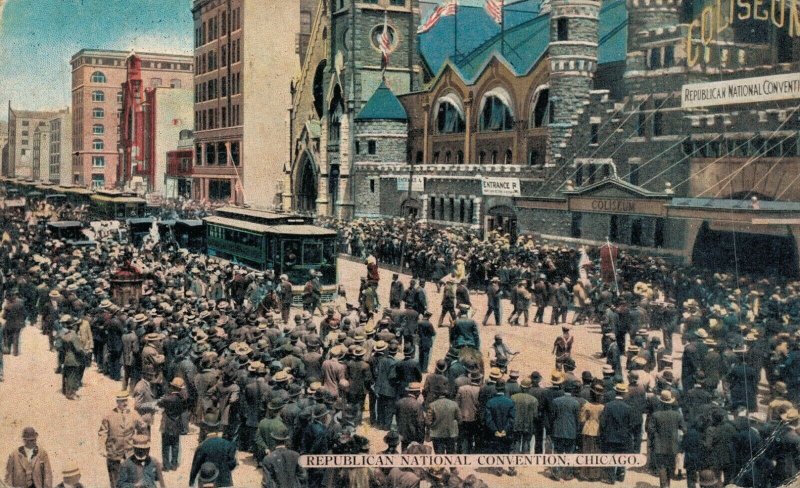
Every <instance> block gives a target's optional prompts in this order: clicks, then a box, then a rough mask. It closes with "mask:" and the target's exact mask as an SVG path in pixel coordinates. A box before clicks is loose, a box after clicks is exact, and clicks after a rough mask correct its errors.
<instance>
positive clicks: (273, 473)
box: [262, 446, 307, 488]
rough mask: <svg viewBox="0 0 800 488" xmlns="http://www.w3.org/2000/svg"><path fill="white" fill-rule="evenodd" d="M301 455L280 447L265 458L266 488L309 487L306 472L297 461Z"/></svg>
mask: <svg viewBox="0 0 800 488" xmlns="http://www.w3.org/2000/svg"><path fill="white" fill-rule="evenodd" d="M299 458H300V454H298V453H297V452H295V451H292V450H290V449H287V448H286V447H284V446H279V447H277V448H275V450H274V451H272V452H271V453H270V454H269V456H267V457H266V458H264V462H263V464H262V469H263V470H264V488H304V487H305V486H307V475H306V470H305V469H303V468H302V467H300V465H299V464H298V462H297V460H298V459H299Z"/></svg>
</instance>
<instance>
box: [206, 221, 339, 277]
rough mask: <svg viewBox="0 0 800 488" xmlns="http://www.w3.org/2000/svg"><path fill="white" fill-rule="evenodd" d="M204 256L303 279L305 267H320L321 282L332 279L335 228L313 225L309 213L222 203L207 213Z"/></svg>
mask: <svg viewBox="0 0 800 488" xmlns="http://www.w3.org/2000/svg"><path fill="white" fill-rule="evenodd" d="M204 220H205V223H206V245H207V249H208V255H209V256H217V257H220V258H223V259H227V260H229V261H231V262H234V263H237V264H242V265H245V266H249V267H251V268H255V269H259V270H266V269H274V270H275V274H276V275H281V274H286V275H287V276H289V281H291V282H292V283H294V284H295V285H302V284H304V283H305V282H306V280H308V277H309V274H310V273H309V272H310V271H311V270H315V271H318V272H320V273H321V276H320V281H321V283H322V285H323V286H328V287H329V286H333V285H335V284H336V282H337V268H336V232H335V231H333V230H330V229H326V228H323V227H318V226H315V225H312V222H313V219H312V218H311V217H302V216H299V215H292V214H283V213H274V212H266V211H260V210H253V209H246V208H237V207H223V208H221V209H219V210H217V212H216V215H213V216H210V217H206V218H205V219H204Z"/></svg>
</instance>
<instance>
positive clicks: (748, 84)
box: [681, 73, 800, 108]
mask: <svg viewBox="0 0 800 488" xmlns="http://www.w3.org/2000/svg"><path fill="white" fill-rule="evenodd" d="M792 98H800V73H789V74H781V75H770V76H759V77H756V78H740V79H737V80H726V81H714V82H710V83H692V84H689V85H683V88H682V89H681V107H683V108H699V107H713V106H717V105H733V104H739V103H761V102H771V101H775V100H789V99H792Z"/></svg>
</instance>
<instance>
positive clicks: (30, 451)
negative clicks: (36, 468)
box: [25, 447, 33, 462]
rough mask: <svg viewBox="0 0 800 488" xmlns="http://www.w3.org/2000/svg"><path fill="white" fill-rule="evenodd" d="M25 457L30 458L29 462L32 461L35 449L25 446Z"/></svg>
mask: <svg viewBox="0 0 800 488" xmlns="http://www.w3.org/2000/svg"><path fill="white" fill-rule="evenodd" d="M25 457H27V458H28V462H30V461H31V459H33V449H28V448H27V447H26V448H25Z"/></svg>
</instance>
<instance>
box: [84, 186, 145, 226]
mask: <svg viewBox="0 0 800 488" xmlns="http://www.w3.org/2000/svg"><path fill="white" fill-rule="evenodd" d="M91 200H92V206H91V214H92V217H93V218H96V219H97V220H125V219H130V218H139V217H144V216H145V215H146V211H145V209H146V207H147V202H146V201H145V199H144V198H139V197H137V196H135V195H132V194H130V193H122V192H116V191H104V190H101V191H98V192H96V193H95V194H94V195H92V196H91Z"/></svg>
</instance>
